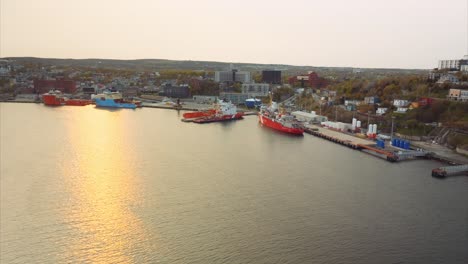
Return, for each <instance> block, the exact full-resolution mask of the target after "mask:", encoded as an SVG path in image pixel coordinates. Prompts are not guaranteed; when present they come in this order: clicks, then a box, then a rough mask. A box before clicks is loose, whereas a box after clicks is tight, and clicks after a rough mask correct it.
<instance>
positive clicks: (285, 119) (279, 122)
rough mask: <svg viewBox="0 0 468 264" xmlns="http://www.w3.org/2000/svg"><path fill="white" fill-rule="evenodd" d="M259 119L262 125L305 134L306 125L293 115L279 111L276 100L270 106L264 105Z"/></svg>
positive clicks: (291, 132)
mask: <svg viewBox="0 0 468 264" xmlns="http://www.w3.org/2000/svg"><path fill="white" fill-rule="evenodd" d="M258 119H259V122H260V123H261V124H262V125H264V126H266V127H269V128H272V129H275V130H278V131H281V132H284V133H288V134H293V135H303V134H304V127H303V126H302V125H301V124H300V123H299V122H298V121H297V120H296V119H295V118H294V117H293V116H292V115H289V114H281V113H278V111H277V104H276V103H275V102H273V103H272V104H271V105H270V107H262V108H261V109H260V112H259V113H258Z"/></svg>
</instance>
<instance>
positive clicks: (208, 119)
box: [192, 113, 244, 124]
mask: <svg viewBox="0 0 468 264" xmlns="http://www.w3.org/2000/svg"><path fill="white" fill-rule="evenodd" d="M243 115H244V113H237V114H234V115H224V116H219V117H216V116H214V117H201V118H198V119H195V120H193V121H192V122H194V123H197V124H204V123H213V122H224V121H233V120H239V119H243V118H244V117H243Z"/></svg>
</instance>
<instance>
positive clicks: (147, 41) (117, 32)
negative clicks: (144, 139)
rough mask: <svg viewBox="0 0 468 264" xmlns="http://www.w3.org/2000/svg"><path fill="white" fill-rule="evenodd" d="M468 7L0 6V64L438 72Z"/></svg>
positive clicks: (3, 0)
mask: <svg viewBox="0 0 468 264" xmlns="http://www.w3.org/2000/svg"><path fill="white" fill-rule="evenodd" d="M467 4H468V0H446V1H441V0H327V1H324V0H288V1H285V0H278V1H275V0H236V1H225V0H197V1H194V0H166V1H163V0H0V57H23V56H32V57H47V58H75V59H82V58H104V59H173V60H204V61H223V62H233V63H236V62H251V63H265V64H291V65H309V66H329V67H358V68H412V69H415V68H418V69H430V68H435V67H437V64H438V61H439V60H441V59H460V58H462V57H463V55H466V54H468V33H467V31H468V20H467V19H468V7H467Z"/></svg>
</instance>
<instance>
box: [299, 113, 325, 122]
mask: <svg viewBox="0 0 468 264" xmlns="http://www.w3.org/2000/svg"><path fill="white" fill-rule="evenodd" d="M291 115H293V116H294V117H295V118H296V119H297V120H298V121H301V122H309V123H321V122H326V121H328V118H327V117H326V116H321V115H317V114H316V113H315V111H312V112H310V113H308V112H303V111H295V112H292V113H291Z"/></svg>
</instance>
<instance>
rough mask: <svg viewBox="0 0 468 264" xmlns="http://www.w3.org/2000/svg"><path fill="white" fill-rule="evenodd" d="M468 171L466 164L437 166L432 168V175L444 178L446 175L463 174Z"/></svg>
mask: <svg viewBox="0 0 468 264" xmlns="http://www.w3.org/2000/svg"><path fill="white" fill-rule="evenodd" d="M467 173H468V165H458V166H447V167H439V168H435V169H433V170H432V177H438V178H445V177H447V176H455V175H463V174H467Z"/></svg>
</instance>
